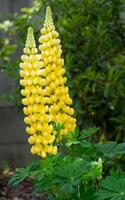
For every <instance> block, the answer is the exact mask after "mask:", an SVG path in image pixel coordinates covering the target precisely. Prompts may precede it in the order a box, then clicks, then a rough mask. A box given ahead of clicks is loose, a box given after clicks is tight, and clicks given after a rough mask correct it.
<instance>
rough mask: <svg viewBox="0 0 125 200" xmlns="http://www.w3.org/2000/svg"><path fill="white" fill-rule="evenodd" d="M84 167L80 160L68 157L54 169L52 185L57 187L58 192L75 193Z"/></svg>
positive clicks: (83, 162)
mask: <svg viewBox="0 0 125 200" xmlns="http://www.w3.org/2000/svg"><path fill="white" fill-rule="evenodd" d="M85 166H86V162H85V161H84V160H83V159H82V158H76V159H74V160H73V159H72V158H71V157H70V156H67V157H65V158H64V159H63V160H62V161H61V162H60V163H58V165H57V166H56V167H55V171H54V180H53V184H56V185H59V188H60V191H66V192H69V193H73V192H75V189H76V187H77V186H78V185H79V183H80V178H81V174H82V173H83V171H84V167H85Z"/></svg>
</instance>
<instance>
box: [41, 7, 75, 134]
mask: <svg viewBox="0 0 125 200" xmlns="http://www.w3.org/2000/svg"><path fill="white" fill-rule="evenodd" d="M41 34H42V35H41V37H40V38H39V42H40V43H41V45H40V46H39V49H40V51H41V59H42V61H43V66H44V69H45V71H44V73H43V76H44V77H45V78H46V84H47V86H46V89H45V90H46V95H47V97H49V103H48V104H49V114H50V118H51V121H52V122H55V123H60V124H64V129H63V130H62V131H61V135H65V134H67V133H68V132H69V131H73V130H74V129H75V126H76V120H75V118H73V117H72V115H73V114H74V110H73V109H72V108H71V107H70V105H71V104H72V99H71V98H70V97H69V93H68V87H66V86H65V83H66V81H67V79H66V77H65V76H64V74H65V69H64V68H63V65H64V60H63V59H62V58H61V54H62V49H61V45H60V39H59V38H58V37H59V34H58V32H56V31H55V26H54V23H53V19H52V14H51V9H50V7H47V9H46V16H45V22H44V26H43V28H42V29H41Z"/></svg>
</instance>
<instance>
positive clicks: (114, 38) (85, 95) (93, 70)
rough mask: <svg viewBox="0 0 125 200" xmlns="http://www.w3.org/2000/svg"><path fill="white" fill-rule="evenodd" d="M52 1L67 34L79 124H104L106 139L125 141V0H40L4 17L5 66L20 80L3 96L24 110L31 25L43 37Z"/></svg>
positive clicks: (1, 56) (0, 54)
mask: <svg viewBox="0 0 125 200" xmlns="http://www.w3.org/2000/svg"><path fill="white" fill-rule="evenodd" d="M47 5H49V6H51V8H52V11H53V17H54V21H55V24H56V28H57V31H58V32H59V33H60V38H61V40H62V46H63V57H64V59H65V68H66V71H67V76H68V86H69V87H70V92H71V96H72V97H73V99H74V108H75V111H76V117H77V120H78V124H79V125H80V127H81V128H86V127H91V126H93V125H96V126H98V127H100V136H99V138H100V140H104V141H105V140H108V139H113V140H117V141H125V4H124V0H123V1H122V0H109V1H107V0H77V1H76V0H70V1H69V0H63V1H62V0H34V1H33V2H32V6H31V7H28V8H26V7H25V8H22V9H21V10H20V12H19V13H15V14H14V15H13V16H12V15H11V16H7V17H6V19H3V17H1V19H0V21H1V23H0V32H1V33H0V34H1V36H2V37H1V38H0V46H1V48H0V60H1V61H0V70H1V71H4V72H5V73H6V74H7V75H8V76H10V77H12V78H13V80H14V83H15V87H14V90H13V92H12V93H11V94H5V93H3V94H0V95H1V98H2V99H4V100H5V101H11V102H12V103H13V105H15V107H16V108H17V109H18V111H20V112H21V109H20V108H21V107H22V105H21V97H20V86H19V73H18V72H19V63H20V55H21V54H22V49H23V47H24V43H25V39H26V30H27V28H28V27H29V26H32V27H33V28H34V33H35V38H36V40H37V39H38V37H39V36H40V33H39V29H40V28H41V27H42V22H43V16H44V14H45V9H46V6H47Z"/></svg>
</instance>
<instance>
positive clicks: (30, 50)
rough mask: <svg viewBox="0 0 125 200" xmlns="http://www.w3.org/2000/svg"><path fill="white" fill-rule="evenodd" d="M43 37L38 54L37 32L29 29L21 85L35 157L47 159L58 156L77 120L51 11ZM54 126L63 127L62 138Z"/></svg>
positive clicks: (21, 65)
mask: <svg viewBox="0 0 125 200" xmlns="http://www.w3.org/2000/svg"><path fill="white" fill-rule="evenodd" d="M41 34H42V35H41V37H40V38H39V42H40V43H41V44H40V45H39V50H40V53H39V54H38V49H37V48H36V44H35V40H34V35H33V30H32V28H31V27H30V28H29V29H28V34H27V40H26V45H25V48H24V55H23V56H22V57H21V59H22V61H23V62H22V63H20V68H21V70H20V76H21V77H22V79H21V80H20V84H21V85H22V87H23V89H22V90H21V94H22V95H23V96H24V98H23V99H22V103H23V104H24V108H23V111H24V114H25V115H26V117H25V118H24V122H25V123H26V124H28V125H29V126H28V127H27V128H26V132H27V133H28V134H30V135H31V136H30V137H29V139H28V142H29V143H30V144H32V148H31V153H32V154H34V155H35V154H37V155H38V156H41V157H42V158H45V157H46V156H47V154H52V155H55V154H56V153H57V143H58V142H59V141H60V140H61V138H62V136H64V135H66V134H68V132H71V131H74V129H75V126H76V120H75V118H74V117H73V114H74V110H73V108H71V107H70V105H71V104H72V99H71V98H70V96H69V93H68V87H66V86H65V83H66V81H67V79H66V77H64V74H65V69H64V68H63V65H64V60H63V59H62V58H61V53H62V49H61V45H60V39H58V37H59V34H58V32H56V31H55V26H54V23H53V19H52V14H51V10H50V8H49V7H48V8H47V11H46V16H45V22H44V26H43V28H42V29H41ZM54 124H61V125H63V128H62V129H61V130H60V132H59V134H57V131H56V130H54V126H53V125H54Z"/></svg>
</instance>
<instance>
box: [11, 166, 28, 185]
mask: <svg viewBox="0 0 125 200" xmlns="http://www.w3.org/2000/svg"><path fill="white" fill-rule="evenodd" d="M29 174H30V168H29V167H27V168H20V169H16V172H15V174H14V175H13V176H12V177H11V179H10V180H9V185H12V186H13V187H17V186H18V185H19V184H20V183H21V182H23V181H24V180H25V179H26V178H27V177H28V176H29Z"/></svg>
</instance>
